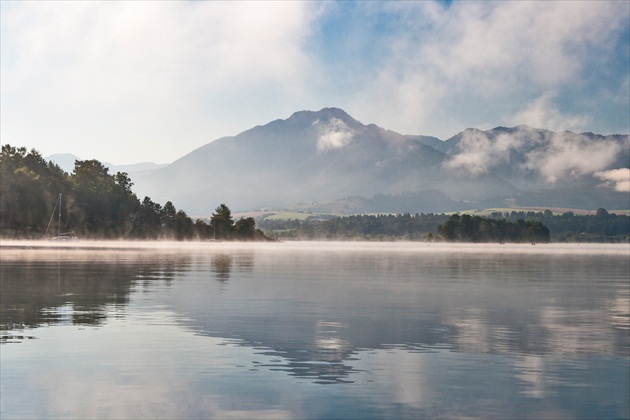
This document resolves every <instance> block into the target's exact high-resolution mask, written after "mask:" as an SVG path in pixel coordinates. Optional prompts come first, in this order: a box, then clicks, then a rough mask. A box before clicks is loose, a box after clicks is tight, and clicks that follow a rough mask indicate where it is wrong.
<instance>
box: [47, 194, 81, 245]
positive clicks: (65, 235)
mask: <svg viewBox="0 0 630 420" xmlns="http://www.w3.org/2000/svg"><path fill="white" fill-rule="evenodd" d="M61 197H62V194H59V198H58V199H57V201H56V202H55V208H54V209H53V211H52V214H51V215H50V220H49V221H48V226H47V227H46V232H45V233H44V236H47V235H48V230H49V229H50V224H51V223H52V221H53V218H54V217H55V211H56V210H57V207H59V212H58V223H57V236H53V237H52V239H53V240H55V241H67V240H70V239H72V238H73V234H74V231H72V232H63V233H62V232H61Z"/></svg>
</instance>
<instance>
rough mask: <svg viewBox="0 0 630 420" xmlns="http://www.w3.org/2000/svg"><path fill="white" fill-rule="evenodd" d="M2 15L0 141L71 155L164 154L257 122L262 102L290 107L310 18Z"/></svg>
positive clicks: (142, 10)
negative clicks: (41, 145) (43, 142)
mask: <svg viewBox="0 0 630 420" xmlns="http://www.w3.org/2000/svg"><path fill="white" fill-rule="evenodd" d="M2 15H3V18H2V27H3V30H2V50H3V54H2V107H3V129H2V130H3V133H2V134H3V136H2V137H3V141H9V139H11V143H15V142H16V141H17V143H19V144H22V143H26V144H29V140H30V141H36V140H38V139H41V138H47V139H48V140H47V141H48V142H49V143H50V145H51V146H53V145H54V143H55V142H60V143H61V142H64V141H67V140H68V139H73V143H70V146H71V147H75V148H74V149H73V150H70V151H72V152H73V153H75V154H81V155H83V156H89V153H87V152H85V151H81V150H82V149H85V148H86V147H88V146H89V148H90V149H91V150H94V151H99V152H103V154H107V153H106V152H107V150H108V149H111V148H120V149H128V150H129V151H130V152H134V151H135V152H139V151H141V150H142V149H144V150H145V152H146V153H147V154H150V153H151V151H152V149H154V148H155V147H156V143H157V142H159V147H160V148H162V149H165V152H166V153H165V155H167V156H171V157H172V159H174V158H176V157H179V155H177V154H175V155H174V154H173V153H174V151H175V150H179V148H180V147H181V146H180V145H181V142H182V141H187V142H190V141H193V142H194V141H195V140H196V141H197V142H200V143H199V144H196V145H197V146H198V145H200V144H204V143H206V142H208V141H210V140H213V139H214V138H216V137H210V138H209V137H207V136H208V135H211V134H210V133H216V132H217V131H219V132H221V131H223V135H230V134H236V133H237V132H239V131H242V130H244V129H246V128H248V127H249V126H251V125H254V123H258V122H259V121H260V120H259V119H260V118H262V117H263V115H266V113H269V112H270V111H269V109H268V108H265V107H264V106H263V105H264V104H272V105H273V106H271V107H269V108H271V109H274V107H275V109H277V108H278V103H282V98H286V100H287V102H288V103H289V105H288V106H290V107H291V108H293V107H294V106H295V105H294V106H291V105H290V100H291V99H293V100H295V98H296V97H299V96H300V95H301V90H302V87H301V86H302V85H303V84H304V83H305V81H306V80H308V79H309V76H310V75H311V66H310V64H309V63H310V59H309V57H308V56H307V54H306V53H305V52H304V50H303V48H302V44H303V43H304V42H305V38H306V37H307V36H308V34H309V27H310V22H311V20H312V19H314V18H315V17H316V16H317V14H316V13H314V12H313V7H310V6H309V5H308V4H304V3H299V2H274V3H262V2H115V3H92V2H46V3H19V4H15V5H13V4H12V5H8V6H7V7H4V6H3V14H2ZM284 106H287V105H284ZM253 107H254V108H258V109H259V111H260V112H259V113H258V114H256V115H254V113H253V112H252V108H253ZM286 112H289V109H287V111H286ZM276 117H277V115H276V114H275V113H273V116H272V115H269V119H272V118H276ZM244 120H245V121H249V123H245V124H247V125H245V124H244V123H243V121H244ZM217 126H219V127H222V128H223V130H217V128H216V127H217ZM217 137H219V136H217ZM86 143H87V144H86ZM134 147H136V148H137V150H133V148H134ZM51 148H52V147H51ZM192 148H193V147H192V146H191V147H190V149H192ZM190 149H188V150H185V151H186V152H187V151H189V150H190ZM55 151H56V152H61V151H60V150H55ZM169 152H170V153H169ZM181 153H182V152H180V154H181ZM116 163H119V162H116Z"/></svg>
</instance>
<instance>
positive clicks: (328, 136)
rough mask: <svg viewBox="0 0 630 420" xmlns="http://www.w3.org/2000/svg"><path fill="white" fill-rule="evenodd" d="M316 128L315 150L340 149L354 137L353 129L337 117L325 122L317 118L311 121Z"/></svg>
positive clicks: (320, 151) (319, 151)
mask: <svg viewBox="0 0 630 420" xmlns="http://www.w3.org/2000/svg"><path fill="white" fill-rule="evenodd" d="M313 126H314V127H315V128H316V129H317V132H318V137H317V152H318V153H323V152H327V151H329V150H334V149H340V148H342V147H345V146H347V145H348V144H350V142H351V141H352V138H353V137H354V134H355V132H354V130H353V129H351V128H350V127H348V126H347V125H346V123H344V122H343V121H342V120H340V119H338V118H331V119H330V120H329V121H327V122H323V121H321V120H317V121H315V122H314V123H313Z"/></svg>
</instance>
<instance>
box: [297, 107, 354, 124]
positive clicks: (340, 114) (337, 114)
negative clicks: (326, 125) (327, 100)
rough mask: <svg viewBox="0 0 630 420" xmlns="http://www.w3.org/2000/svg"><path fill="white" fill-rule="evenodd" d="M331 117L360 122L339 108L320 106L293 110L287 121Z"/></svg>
mask: <svg viewBox="0 0 630 420" xmlns="http://www.w3.org/2000/svg"><path fill="white" fill-rule="evenodd" d="M333 118H336V119H338V120H341V121H343V122H344V123H346V124H352V125H355V124H360V123H359V122H358V121H357V120H355V119H354V118H352V117H351V116H350V115H349V114H348V113H347V112H346V111H344V110H343V109H341V108H322V109H320V110H319V111H298V112H294V113H293V115H291V117H289V119H288V121H295V122H308V123H311V124H312V123H313V122H315V121H317V120H320V121H328V120H331V119H333Z"/></svg>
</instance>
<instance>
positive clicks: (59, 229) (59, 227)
mask: <svg viewBox="0 0 630 420" xmlns="http://www.w3.org/2000/svg"><path fill="white" fill-rule="evenodd" d="M57 236H61V194H59V225H58V226H57Z"/></svg>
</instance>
